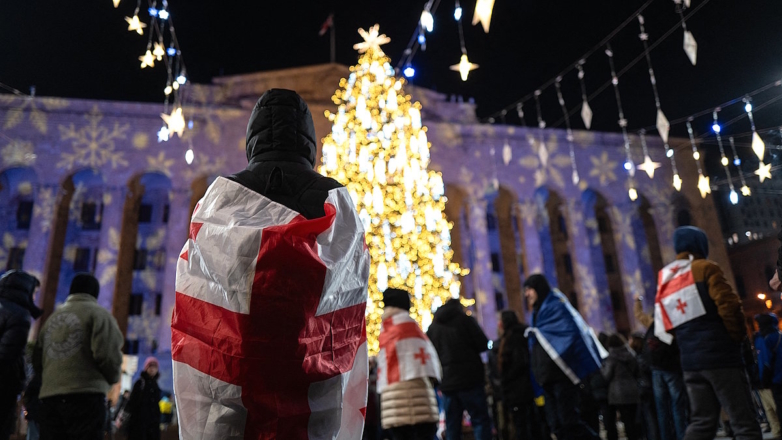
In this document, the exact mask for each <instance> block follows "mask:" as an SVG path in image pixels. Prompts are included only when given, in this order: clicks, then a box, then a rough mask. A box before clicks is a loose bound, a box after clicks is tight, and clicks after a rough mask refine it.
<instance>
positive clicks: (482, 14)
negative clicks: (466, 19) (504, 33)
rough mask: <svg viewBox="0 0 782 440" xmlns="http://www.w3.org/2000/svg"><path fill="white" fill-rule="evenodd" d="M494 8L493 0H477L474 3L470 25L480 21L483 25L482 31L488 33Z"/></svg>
mask: <svg viewBox="0 0 782 440" xmlns="http://www.w3.org/2000/svg"><path fill="white" fill-rule="evenodd" d="M493 9H494V0H478V2H477V3H475V13H474V14H473V16H472V25H473V26H475V25H476V24H478V23H480V24H481V26H483V31H484V32H486V33H487V34H488V33H489V25H490V24H491V12H492V10H493Z"/></svg>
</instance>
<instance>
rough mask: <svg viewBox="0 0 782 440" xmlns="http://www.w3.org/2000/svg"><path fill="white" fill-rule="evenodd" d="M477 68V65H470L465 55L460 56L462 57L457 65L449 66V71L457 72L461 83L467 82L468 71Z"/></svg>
mask: <svg viewBox="0 0 782 440" xmlns="http://www.w3.org/2000/svg"><path fill="white" fill-rule="evenodd" d="M477 68H478V65H477V64H474V63H471V62H470V60H469V59H467V53H463V54H462V57H461V59H460V60H459V64H454V65H453V66H451V70H454V71H456V72H459V75H460V76H461V77H462V81H467V76H468V75H469V74H470V71H472V70H475V69H477Z"/></svg>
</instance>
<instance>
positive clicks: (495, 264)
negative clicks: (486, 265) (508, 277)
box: [491, 252, 500, 273]
mask: <svg viewBox="0 0 782 440" xmlns="http://www.w3.org/2000/svg"><path fill="white" fill-rule="evenodd" d="M491 271H492V272H496V273H499V272H500V254H498V253H496V252H492V253H491Z"/></svg>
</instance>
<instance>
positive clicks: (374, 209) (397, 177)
mask: <svg viewBox="0 0 782 440" xmlns="http://www.w3.org/2000/svg"><path fill="white" fill-rule="evenodd" d="M359 33H360V34H361V36H362V37H363V38H364V41H363V42H361V43H359V44H356V45H355V46H354V48H355V49H357V50H358V51H359V53H360V54H361V56H360V58H359V60H358V64H357V65H355V66H353V67H351V68H350V71H351V74H350V76H349V78H348V79H343V80H342V81H341V82H340V89H339V90H337V91H336V92H335V93H334V97H333V101H334V103H335V104H336V105H337V106H338V110H337V113H336V114H334V113H331V112H326V116H327V117H328V118H329V120H331V121H332V122H333V126H332V131H331V133H330V134H329V135H328V136H327V137H326V138H325V139H324V140H323V164H322V166H321V167H320V172H321V173H322V174H324V175H327V176H329V177H332V178H334V179H336V180H337V181H339V182H340V183H343V184H344V185H345V186H346V187H347V188H348V191H349V192H350V195H351V196H352V197H353V201H354V202H355V204H356V208H357V210H358V212H359V216H360V218H361V221H362V222H363V224H364V228H365V230H366V241H367V246H368V247H369V251H370V253H371V255H372V268H371V270H370V275H369V301H368V303H367V337H368V339H369V351H370V354H376V353H377V352H378V340H377V338H378V334H379V332H380V318H381V316H382V313H383V309H382V308H381V304H382V298H383V294H382V292H383V291H384V290H385V289H386V288H388V287H397V288H404V289H407V290H408V291H410V292H411V293H412V294H413V305H412V308H411V310H410V314H411V316H412V317H413V318H414V319H416V320H417V321H418V322H419V323H420V324H421V325H422V326H423V328H424V329H426V328H427V327H428V326H429V324H430V323H431V322H432V314H433V312H434V310H436V309H437V307H439V306H440V305H441V304H443V303H445V302H446V301H447V300H448V299H450V298H458V297H459V280H458V276H459V274H460V273H461V269H460V268H459V265H458V264H456V263H453V262H451V257H452V255H453V251H452V250H451V247H450V245H451V234H450V227H451V224H449V223H448V221H447V220H446V219H445V217H444V216H443V209H444V207H445V202H446V198H445V196H444V187H443V179H442V176H441V175H440V173H439V172H436V171H431V170H429V169H428V168H427V167H428V165H429V143H428V141H427V138H426V127H423V126H422V125H421V104H419V103H418V102H412V101H411V99H410V96H408V95H405V93H404V88H403V87H404V85H405V81H404V80H403V79H401V78H399V79H398V78H396V77H395V76H394V69H393V68H392V67H391V66H390V65H389V61H390V60H389V58H388V57H387V56H386V55H385V54H384V53H383V51H382V50H381V49H380V45H382V44H385V43H387V42H388V41H389V39H388V37H386V36H385V35H380V34H379V32H378V26H377V25H375V26H373V27H372V28H370V30H369V32H366V31H364V30H363V29H359Z"/></svg>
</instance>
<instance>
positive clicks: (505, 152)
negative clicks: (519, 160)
mask: <svg viewBox="0 0 782 440" xmlns="http://www.w3.org/2000/svg"><path fill="white" fill-rule="evenodd" d="M512 159H513V150H512V149H511V147H510V143H508V140H507V139H505V145H503V146H502V163H504V164H505V165H508V164H509V163H510V161H511V160H512Z"/></svg>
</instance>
